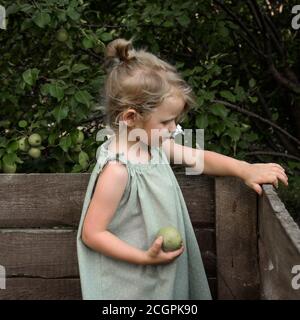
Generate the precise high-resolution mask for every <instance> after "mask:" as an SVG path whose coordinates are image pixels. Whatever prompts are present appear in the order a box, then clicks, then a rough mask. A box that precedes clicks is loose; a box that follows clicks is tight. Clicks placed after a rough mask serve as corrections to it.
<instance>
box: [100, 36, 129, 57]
mask: <svg viewBox="0 0 300 320" xmlns="http://www.w3.org/2000/svg"><path fill="white" fill-rule="evenodd" d="M130 51H133V46H132V38H131V39H130V40H126V39H123V38H118V39H115V40H113V41H111V42H110V43H109V44H108V45H107V46H106V50H105V57H106V59H109V60H111V59H117V60H118V61H119V62H120V61H126V62H127V61H129V60H130V59H131V58H132V54H130V53H131V52H130Z"/></svg>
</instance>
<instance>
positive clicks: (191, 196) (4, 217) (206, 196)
mask: <svg viewBox="0 0 300 320" xmlns="http://www.w3.org/2000/svg"><path fill="white" fill-rule="evenodd" d="M175 176H176V178H177V181H178V183H179V185H180V187H181V189H182V193H183V196H184V198H185V201H186V204H187V208H188V210H189V214H190V217H191V220H192V222H193V223H194V224H197V225H203V226H211V225H213V224H214V205H213V204H214V199H213V187H214V186H213V178H211V177H206V176H202V175H197V176H186V175H185V174H184V173H176V174H175ZM89 178H90V173H68V174H65V173H50V174H48V173H32V174H21V173H20V174H1V175H0V226H1V227H2V228H36V227H39V228H51V227H56V226H57V227H61V226H63V227H64V226H67V227H68V226H69V227H77V226H78V223H79V219H80V215H81V210H82V205H83V200H84V196H85V192H86V188H87V185H88V181H89ZM12 203H13V205H12Z"/></svg>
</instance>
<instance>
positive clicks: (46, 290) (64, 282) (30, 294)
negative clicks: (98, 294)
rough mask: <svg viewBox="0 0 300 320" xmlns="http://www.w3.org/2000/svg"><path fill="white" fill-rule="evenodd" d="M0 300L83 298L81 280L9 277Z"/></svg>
mask: <svg viewBox="0 0 300 320" xmlns="http://www.w3.org/2000/svg"><path fill="white" fill-rule="evenodd" d="M0 300H82V296H81V288H80V281H79V279H78V278H74V279H41V278H22V277H20V278H19V277H17V278H7V279H6V289H5V290H0Z"/></svg>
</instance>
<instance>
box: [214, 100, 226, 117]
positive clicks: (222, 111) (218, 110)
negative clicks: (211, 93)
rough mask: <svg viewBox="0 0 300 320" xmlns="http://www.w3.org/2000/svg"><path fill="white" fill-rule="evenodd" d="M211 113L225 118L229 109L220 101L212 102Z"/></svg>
mask: <svg viewBox="0 0 300 320" xmlns="http://www.w3.org/2000/svg"><path fill="white" fill-rule="evenodd" d="M210 110H211V113H212V114H214V115H215V116H219V117H221V118H226V116H227V114H228V112H229V110H228V109H226V108H225V107H224V106H223V105H222V104H220V103H214V104H213V105H212V106H211V108H210Z"/></svg>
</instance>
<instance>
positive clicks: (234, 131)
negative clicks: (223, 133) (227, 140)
mask: <svg viewBox="0 0 300 320" xmlns="http://www.w3.org/2000/svg"><path fill="white" fill-rule="evenodd" d="M227 134H228V135H229V136H230V137H231V138H232V139H233V140H234V141H237V140H239V138H240V136H241V130H240V128H238V127H232V128H230V129H228V130H227Z"/></svg>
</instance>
